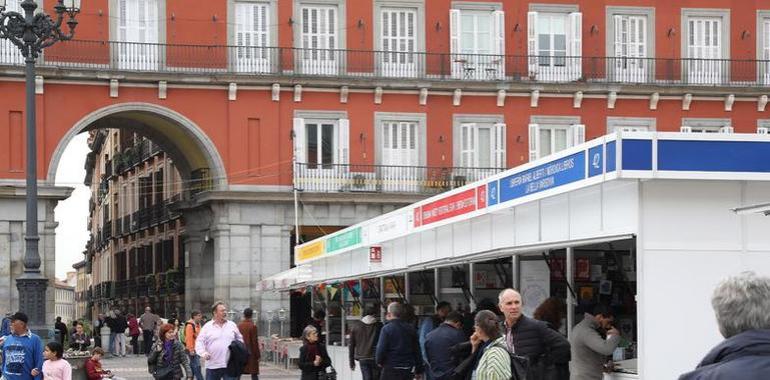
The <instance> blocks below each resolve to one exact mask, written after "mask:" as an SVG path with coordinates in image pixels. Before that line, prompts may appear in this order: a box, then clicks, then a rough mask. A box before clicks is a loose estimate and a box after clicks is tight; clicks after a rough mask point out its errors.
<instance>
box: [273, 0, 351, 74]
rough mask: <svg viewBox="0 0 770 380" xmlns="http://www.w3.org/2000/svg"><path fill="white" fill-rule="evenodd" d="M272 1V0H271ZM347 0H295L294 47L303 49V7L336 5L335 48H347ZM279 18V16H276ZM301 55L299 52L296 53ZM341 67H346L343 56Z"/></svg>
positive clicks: (340, 61) (293, 15) (293, 12)
mask: <svg viewBox="0 0 770 380" xmlns="http://www.w3.org/2000/svg"><path fill="white" fill-rule="evenodd" d="M271 1H272V0H271ZM345 3H346V2H345V0H294V3H293V6H294V8H293V9H292V20H294V24H293V25H292V29H293V39H294V47H295V48H297V49H302V7H304V6H327V7H328V6H336V7H337V20H336V21H337V41H335V42H336V43H337V47H336V48H335V50H345V49H346V48H347V12H346V7H345ZM276 20H277V18H276ZM296 55H297V56H299V54H296ZM339 58H340V60H339V61H338V62H339V65H340V67H344V64H343V63H342V58H343V57H339Z"/></svg>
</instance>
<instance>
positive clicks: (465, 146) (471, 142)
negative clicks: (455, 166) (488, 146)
mask: <svg viewBox="0 0 770 380" xmlns="http://www.w3.org/2000/svg"><path fill="white" fill-rule="evenodd" d="M477 139H478V132H477V130H476V123H463V124H461V125H460V166H461V167H464V168H472V167H475V166H476V162H477V160H476V147H477V146H478V141H476V140H477Z"/></svg>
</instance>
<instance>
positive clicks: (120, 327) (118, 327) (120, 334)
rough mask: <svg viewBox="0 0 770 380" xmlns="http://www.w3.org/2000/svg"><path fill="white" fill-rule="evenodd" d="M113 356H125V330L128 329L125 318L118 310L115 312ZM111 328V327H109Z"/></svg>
mask: <svg viewBox="0 0 770 380" xmlns="http://www.w3.org/2000/svg"><path fill="white" fill-rule="evenodd" d="M113 325H114V327H115V331H114V333H115V356H118V355H120V356H122V357H125V356H126V329H128V322H127V321H126V317H125V316H124V315H123V313H121V312H120V310H116V311H115V322H114V323H113ZM110 328H112V327H110Z"/></svg>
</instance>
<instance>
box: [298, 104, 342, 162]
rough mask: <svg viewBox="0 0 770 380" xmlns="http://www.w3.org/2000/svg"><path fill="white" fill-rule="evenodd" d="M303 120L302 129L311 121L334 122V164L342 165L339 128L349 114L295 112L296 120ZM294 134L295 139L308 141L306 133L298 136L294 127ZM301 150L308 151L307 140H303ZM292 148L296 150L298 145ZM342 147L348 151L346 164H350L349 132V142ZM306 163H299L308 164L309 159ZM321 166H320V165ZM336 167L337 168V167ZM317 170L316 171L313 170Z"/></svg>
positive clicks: (339, 112) (340, 112)
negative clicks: (339, 153)
mask: <svg viewBox="0 0 770 380" xmlns="http://www.w3.org/2000/svg"><path fill="white" fill-rule="evenodd" d="M297 118H301V119H303V120H304V123H303V126H302V128H305V126H306V125H307V124H308V122H309V121H310V122H311V123H312V122H320V123H323V122H332V123H334V142H335V143H336V144H335V145H333V151H332V164H333V165H340V164H343V162H338V159H337V157H338V153H337V151H338V150H339V149H340V145H339V144H340V141H339V140H338V137H339V134H340V133H339V128H341V126H340V124H341V120H348V114H347V112H344V111H294V119H297ZM292 131H293V132H292V133H293V136H294V138H295V139H296V138H302V139H307V136H306V135H305V133H304V132H301V135H299V136H298V134H297V132H296V131H294V127H292ZM301 144H302V145H301V147H300V148H301V149H307V140H303V141H302V142H301ZM292 146H293V147H294V148H295V149H296V144H295V143H292ZM342 146H345V147H346V148H345V149H346V150H347V162H345V163H346V164H350V133H349V131H348V141H346V142H344V144H343V145H342ZM304 161H305V162H299V161H298V163H301V164H307V162H308V160H307V157H305V160H304ZM319 166H320V165H319ZM335 167H336V166H335ZM312 170H315V169H312Z"/></svg>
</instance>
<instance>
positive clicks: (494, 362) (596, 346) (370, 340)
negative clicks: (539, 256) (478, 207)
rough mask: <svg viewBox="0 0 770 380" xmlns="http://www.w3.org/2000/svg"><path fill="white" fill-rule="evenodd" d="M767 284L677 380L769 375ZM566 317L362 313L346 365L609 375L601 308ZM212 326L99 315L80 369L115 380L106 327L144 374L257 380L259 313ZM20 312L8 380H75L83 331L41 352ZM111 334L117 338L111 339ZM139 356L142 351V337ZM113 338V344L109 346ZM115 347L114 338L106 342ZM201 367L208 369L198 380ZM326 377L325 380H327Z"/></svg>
mask: <svg viewBox="0 0 770 380" xmlns="http://www.w3.org/2000/svg"><path fill="white" fill-rule="evenodd" d="M769 295H770V278H769V277H760V276H756V275H754V274H753V273H744V274H742V275H739V276H735V277H731V278H729V279H727V280H725V281H724V282H722V283H721V284H720V285H719V286H718V287H717V288H716V290H715V291H714V294H713V296H712V306H713V308H714V311H715V314H716V320H717V323H718V326H719V331H720V333H721V334H722V335H723V336H724V337H725V340H724V341H723V342H721V343H720V344H719V345H717V346H716V347H715V348H714V349H712V350H711V351H710V352H709V353H708V354H707V355H706V356H705V358H704V359H703V360H702V362H701V363H700V364H699V365H698V366H697V368H696V369H695V370H694V371H692V372H688V373H686V374H683V375H682V376H681V377H680V380H706V379H734V380H759V379H764V378H766V377H767V374H768V373H770V312H768V310H770V297H768V296H769ZM563 309H564V305H563V304H562V303H560V302H559V301H558V300H553V299H549V300H546V301H545V302H544V303H543V304H542V305H540V307H538V308H537V310H536V311H535V313H534V315H533V316H534V318H530V317H528V316H526V315H524V314H523V313H522V298H521V295H520V294H519V292H517V291H516V290H514V289H505V290H503V291H502V292H501V293H500V294H499V296H498V303H497V305H494V304H493V303H492V302H479V308H478V309H477V310H476V311H475V312H474V313H473V315H472V321H473V322H472V326H473V330H472V333H471V334H470V335H469V334H468V333H467V332H466V331H465V330H464V324H465V322H466V319H467V316H465V315H463V314H461V313H459V312H457V311H452V310H451V306H450V305H449V304H448V303H439V304H438V305H437V308H436V312H435V314H434V315H432V316H431V317H429V318H424V319H423V320H422V321H417V320H416V318H415V313H414V310H413V308H412V307H411V306H410V305H408V304H403V303H399V302H393V303H390V304H388V305H387V308H386V321H385V323H381V322H380V321H379V320H378V315H379V314H380V307H379V306H378V305H369V306H368V307H367V308H366V310H365V311H364V314H365V315H364V316H363V317H362V318H361V319H360V321H357V322H356V323H354V324H353V325H352V326H351V328H350V339H349V342H350V344H349V365H350V368H351V369H352V370H355V369H356V368H358V369H359V370H360V371H361V374H362V375H363V376H362V377H363V379H364V380H371V379H375V380H376V379H383V380H401V379H410V380H411V379H422V378H425V379H432V380H507V379H515V380H540V379H547V380H562V379H563V380H567V379H571V380H599V379H602V377H603V370H605V368H606V367H605V365H604V364H605V363H606V361H607V357H608V355H610V354H611V353H612V352H613V351H614V349H615V347H617V345H618V342H619V341H620V333H619V332H618V330H617V329H615V328H614V327H613V322H614V315H613V312H612V309H610V308H608V307H607V306H604V305H597V306H596V307H595V308H594V310H593V313H591V314H588V313H587V314H586V315H585V316H584V318H583V319H582V321H581V322H580V323H578V324H577V325H575V326H574V328H573V329H572V333H571V334H570V338H569V340H567V339H566V338H565V337H564V336H563V335H562V334H560V333H559V332H558V329H559V327H560V326H559V325H560V323H561V317H562V315H561V312H560V310H563ZM211 313H212V316H213V318H212V319H211V320H210V321H208V322H205V323H204V322H203V315H202V314H201V313H200V312H199V311H193V312H192V313H191V314H190V319H189V320H187V321H186V322H184V323H180V321H178V320H177V319H176V318H173V319H172V318H170V319H169V320H168V321H167V322H163V320H162V319H161V318H160V317H158V316H157V315H155V314H153V313H152V311H151V310H150V309H149V308H147V309H146V310H145V313H144V314H143V315H142V316H141V317H140V318H138V319H137V318H135V317H134V316H132V315H130V314H129V315H127V316H126V317H125V318H123V317H121V314H120V313H118V312H114V311H113V312H110V313H108V314H107V315H106V316H104V315H100V316H99V318H97V320H96V321H94V324H93V328H92V330H93V334H94V335H93V341H94V348H92V349H91V350H90V352H89V355H90V357H89V358H88V359H87V360H86V362H85V365H84V367H85V370H86V374H87V379H88V380H101V379H113V380H118V379H119V378H118V377H117V376H115V374H113V373H112V372H111V371H110V370H108V369H105V368H104V367H103V366H102V363H101V359H102V357H103V356H104V354H105V350H104V349H103V348H102V347H101V343H102V342H101V341H100V340H97V337H98V336H99V333H100V330H99V329H101V328H102V326H109V327H110V338H109V342H106V343H108V344H109V347H108V350H109V351H108V352H110V353H111V354H112V355H113V356H124V355H126V344H125V337H126V333H127V334H128V336H130V337H131V338H132V339H131V340H132V346H133V349H134V353H135V354H137V355H139V354H141V353H144V354H145V355H147V364H148V372H149V373H150V374H151V376H152V378H154V379H159V380H181V379H188V380H191V379H195V380H203V379H204V378H205V379H206V380H233V379H239V378H240V377H241V375H243V374H247V375H251V378H252V379H253V380H255V379H258V378H259V359H260V351H259V343H258V332H257V327H256V325H255V323H254V321H253V316H254V311H253V310H251V309H246V310H244V312H243V318H242V320H241V321H240V322H239V323H238V324H236V323H235V322H233V321H229V320H227V306H226V305H225V304H224V303H223V302H217V303H215V304H214V305H213V306H212V309H211ZM324 317H325V315H324V314H323V313H315V315H314V319H313V320H312V321H310V322H309V323H308V325H307V327H305V329H304V331H303V333H302V339H303V341H304V344H303V345H302V347H301V349H300V353H299V363H298V364H299V368H300V369H301V380H311V379H312V380H319V379H333V378H334V377H333V376H332V375H330V372H331V373H333V371H332V365H331V363H332V361H331V358H330V357H329V354H328V352H327V350H326V345H325V344H324V342H323V334H322V326H323V325H324V323H323V319H324ZM28 322H29V321H28V317H27V315H26V314H24V313H23V312H17V313H14V314H12V315H8V316H7V317H6V318H4V319H3V322H2V325H0V330H1V331H0V353H1V354H2V355H1V357H0V360H2V373H1V375H0V377H1V378H2V379H3V380H71V379H72V367H71V365H70V364H69V363H68V362H67V361H66V359H64V354H65V351H64V347H65V346H64V344H63V342H67V341H68V343H69V347H70V348H72V349H74V350H76V351H85V350H89V349H90V348H91V344H92V337H91V336H89V334H88V332H87V331H86V329H85V327H86V326H84V324H83V323H75V324H74V326H73V330H74V331H73V332H72V333H71V335H69V337H68V339H62V338H61V336H64V335H66V333H65V332H66V331H67V327H66V325H65V326H62V323H61V320H60V319H57V321H56V325H55V326H56V327H57V330H59V331H60V333H61V334H60V335H59V338H58V339H56V340H54V341H51V342H49V343H48V344H45V345H44V344H43V342H42V340H41V339H40V338H39V337H38V336H37V335H36V334H34V333H33V332H32V331H30V329H29V328H28V326H27V324H28ZM113 327H114V329H113ZM140 329H141V330H142V333H143V334H144V338H143V340H144V343H145V344H144V347H145V348H144V349H143V350H141V352H140V351H137V350H138V345H137V339H136V338H137V337H138V336H139V334H140V331H139V330H140ZM113 332H114V334H113ZM113 335H114V336H113ZM202 361H205V368H206V370H205V377H204V375H203V371H202V370H201V369H202V367H203V364H204V363H202ZM327 375H328V376H327Z"/></svg>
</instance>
